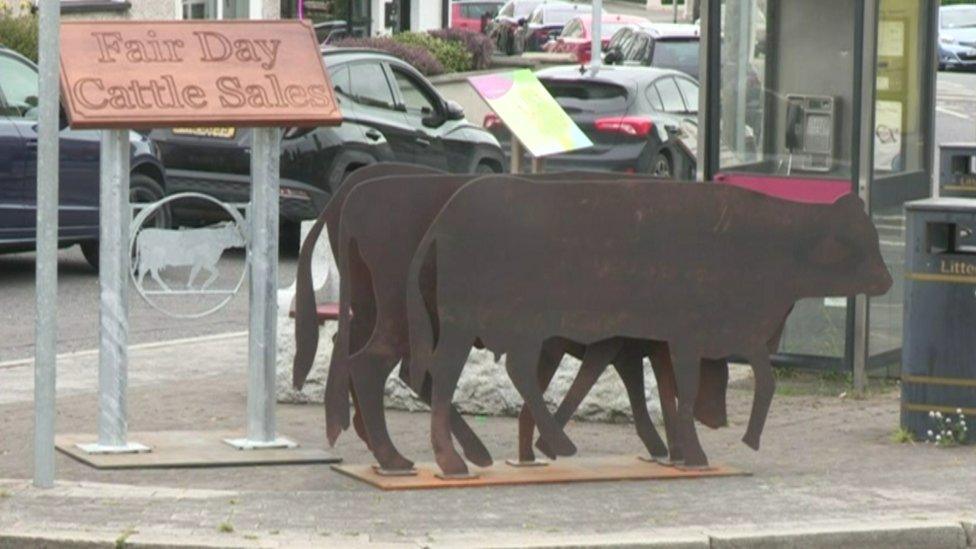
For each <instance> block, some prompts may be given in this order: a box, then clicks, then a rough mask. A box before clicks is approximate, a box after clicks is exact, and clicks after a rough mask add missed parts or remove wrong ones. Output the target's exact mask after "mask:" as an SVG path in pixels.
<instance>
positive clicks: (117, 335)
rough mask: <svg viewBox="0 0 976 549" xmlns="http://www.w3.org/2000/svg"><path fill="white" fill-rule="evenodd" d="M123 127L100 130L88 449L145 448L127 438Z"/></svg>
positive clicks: (126, 184) (126, 178)
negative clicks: (95, 336) (94, 386)
mask: <svg viewBox="0 0 976 549" xmlns="http://www.w3.org/2000/svg"><path fill="white" fill-rule="evenodd" d="M129 147H130V143H129V131H128V130H104V131H102V146H101V159H100V164H101V190H100V193H101V196H100V201H99V210H100V213H99V215H100V219H99V241H98V271H99V277H98V281H99V286H100V290H101V291H100V292H99V307H100V309H99V310H100V312H99V321H100V324H99V330H100V336H99V353H98V442H95V443H91V444H80V445H79V448H81V449H82V450H84V451H85V452H88V453H89V454H124V453H136V452H148V451H149V447H148V446H145V445H143V444H139V443H131V442H129V441H128V440H127V438H128V420H127V418H128V409H127V402H128V400H127V396H126V392H127V389H128V379H129V261H130V254H129V224H130V222H131V220H132V219H131V218H132V214H131V211H130V209H129V154H130V153H129Z"/></svg>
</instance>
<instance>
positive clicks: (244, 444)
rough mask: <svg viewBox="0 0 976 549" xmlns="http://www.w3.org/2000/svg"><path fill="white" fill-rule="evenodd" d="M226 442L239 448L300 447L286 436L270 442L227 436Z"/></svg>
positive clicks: (271, 448) (283, 448) (275, 448)
mask: <svg viewBox="0 0 976 549" xmlns="http://www.w3.org/2000/svg"><path fill="white" fill-rule="evenodd" d="M224 442H225V443H227V444H230V445H231V446H233V447H234V448H237V449H238V450H289V449H292V448H298V444H297V443H295V442H292V441H290V440H288V439H287V438H284V437H278V438H276V439H274V440H272V441H269V442H261V441H259V440H249V439H246V438H225V439H224Z"/></svg>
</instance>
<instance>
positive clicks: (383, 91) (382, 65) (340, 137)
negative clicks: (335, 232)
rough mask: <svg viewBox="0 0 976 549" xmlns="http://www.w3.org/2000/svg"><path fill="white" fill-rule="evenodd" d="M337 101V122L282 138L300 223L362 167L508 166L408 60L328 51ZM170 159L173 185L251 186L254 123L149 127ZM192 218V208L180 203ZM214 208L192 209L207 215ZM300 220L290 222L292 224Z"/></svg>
mask: <svg viewBox="0 0 976 549" xmlns="http://www.w3.org/2000/svg"><path fill="white" fill-rule="evenodd" d="M322 55H323V60H324V62H325V66H326V68H327V69H328V72H329V76H330V78H331V80H332V84H333V86H334V87H335V90H336V97H337V99H338V100H339V108H340V110H341V111H342V117H343V122H342V125H341V126H337V127H318V128H290V129H287V130H285V131H284V132H283V137H282V141H281V192H280V200H281V208H280V211H281V220H282V221H283V222H285V223H289V224H296V223H298V222H300V221H302V220H305V219H312V218H314V217H316V216H317V215H318V212H320V211H321V210H322V208H323V207H324V206H325V204H326V202H328V200H329V198H330V196H331V195H332V193H333V192H334V191H335V190H336V189H337V188H338V187H339V185H340V184H341V183H342V181H343V180H344V179H345V178H346V176H348V175H349V174H350V173H352V172H353V171H355V170H356V169H357V168H361V167H363V166H367V165H370V164H374V163H377V162H384V161H397V162H407V163H412V164H422V165H426V166H431V167H435V168H439V169H441V170H444V171H449V172H458V173H466V172H481V173H491V172H501V171H502V168H503V166H504V155H503V153H502V150H501V148H500V147H499V145H498V141H497V140H496V139H495V137H494V136H492V135H491V134H490V133H488V132H487V131H485V130H484V129H482V128H480V127H478V126H475V125H473V124H471V123H469V122H468V121H467V120H465V118H464V113H463V111H462V109H461V107H460V106H458V105H457V104H456V103H454V102H451V101H447V100H445V99H444V98H443V97H441V95H440V94H439V93H437V91H436V90H435V89H434V87H433V86H432V85H431V84H430V82H428V81H427V79H426V78H424V77H423V76H422V75H421V74H420V73H419V72H418V71H417V70H416V69H415V68H413V67H412V66H411V65H410V64H408V63H406V62H404V61H402V60H400V59H398V58H396V57H393V56H392V55H389V54H386V53H383V52H380V51H374V50H364V49H352V48H331V47H326V48H324V49H323V51H322ZM151 137H152V139H153V141H154V142H155V143H156V144H157V145H158V146H159V148H160V151H161V153H162V157H163V162H164V164H165V166H166V174H167V180H168V183H169V185H168V188H167V191H168V192H169V193H171V194H172V193H176V192H182V191H197V192H203V193H206V194H209V195H211V196H214V197H216V198H218V199H220V200H223V201H227V202H247V200H248V197H249V194H250V177H249V173H250V147H251V131H250V130H248V129H243V128H236V129H235V128H183V129H180V128H177V129H157V130H153V132H152V133H151ZM173 213H174V214H180V217H181V218H184V220H185V221H187V222H189V221H191V220H189V219H185V218H186V217H187V215H186V214H187V213H188V211H187V209H186V208H185V207H184V208H183V209H181V210H180V211H174V212H173ZM211 213H215V214H216V213H217V212H214V211H213V210H212V209H211V208H201V209H200V210H197V211H193V212H192V214H193V216H194V217H193V219H195V220H198V221H205V220H208V219H209V217H210V215H208V214H211ZM289 228H293V227H289Z"/></svg>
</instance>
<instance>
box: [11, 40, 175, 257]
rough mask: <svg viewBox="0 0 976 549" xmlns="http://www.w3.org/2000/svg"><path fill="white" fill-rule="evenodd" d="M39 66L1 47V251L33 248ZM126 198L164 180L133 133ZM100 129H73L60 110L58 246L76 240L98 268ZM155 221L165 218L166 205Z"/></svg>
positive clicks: (152, 154)
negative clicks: (128, 190) (127, 194)
mask: <svg viewBox="0 0 976 549" xmlns="http://www.w3.org/2000/svg"><path fill="white" fill-rule="evenodd" d="M37 104H38V72H37V66H36V65H35V64H34V63H32V62H31V61H30V60H28V59H27V58H26V57H24V56H22V55H20V54H18V53H16V52H14V51H12V50H9V49H6V48H4V47H2V46H0V253H10V252H23V251H31V250H34V247H35V243H36V236H37V231H36V223H37V184H36V181H37V114H38V112H37ZM130 140H131V143H132V149H131V150H132V158H131V170H132V172H131V174H130V183H129V185H130V199H131V200H132V202H154V201H156V200H159V199H160V198H162V197H163V196H164V191H165V189H166V179H165V177H164V175H163V166H162V163H161V162H160V161H159V158H158V156H157V151H156V147H155V146H154V145H153V144H152V143H151V142H150V141H149V140H148V139H147V138H146V137H144V136H142V135H139V134H138V133H135V132H131V133H130ZM99 143H100V134H99V132H97V131H93V130H73V129H71V128H69V127H67V120H66V119H65V118H64V116H63V115H62V123H61V132H60V145H59V146H60V161H59V170H58V172H59V183H60V193H59V195H60V202H59V206H60V207H59V214H58V218H59V220H60V225H59V226H58V239H59V246H60V247H62V248H66V247H69V246H73V245H75V244H80V245H81V250H82V252H83V253H84V255H85V259H87V260H88V262H89V263H90V264H91V265H92V266H93V267H95V268H96V269H97V268H98V219H99V215H98V204H99V199H98V198H99V151H100V147H99ZM153 221H154V222H155V223H156V224H157V225H158V226H165V225H168V222H169V220H168V212H165V211H162V212H160V214H158V215H156V216H155V217H154V219H153Z"/></svg>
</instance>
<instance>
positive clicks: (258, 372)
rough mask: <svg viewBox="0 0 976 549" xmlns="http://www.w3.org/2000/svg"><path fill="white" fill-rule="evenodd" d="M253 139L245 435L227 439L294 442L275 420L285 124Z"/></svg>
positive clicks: (252, 443) (243, 444)
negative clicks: (280, 190) (280, 192)
mask: <svg viewBox="0 0 976 549" xmlns="http://www.w3.org/2000/svg"><path fill="white" fill-rule="evenodd" d="M251 140H252V141H251V210H250V213H251V216H250V220H249V221H250V223H249V225H250V234H251V246H250V251H249V252H248V253H249V254H250V267H249V268H250V273H251V277H250V292H249V296H250V297H249V303H250V327H249V334H248V373H247V438H242V439H240V438H239V439H228V440H226V442H227V443H228V444H230V445H232V446H234V447H236V448H239V449H241V450H253V449H258V448H294V447H295V446H296V444H295V443H294V442H292V441H290V440H288V439H286V438H279V437H278V436H277V433H276V429H277V428H276V425H275V403H276V399H275V362H276V359H277V351H278V346H277V331H278V330H277V316H278V301H277V298H276V294H277V291H278V187H279V177H280V176H279V166H280V158H281V150H280V147H281V129H280V128H255V129H254V130H253V132H252V133H251Z"/></svg>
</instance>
